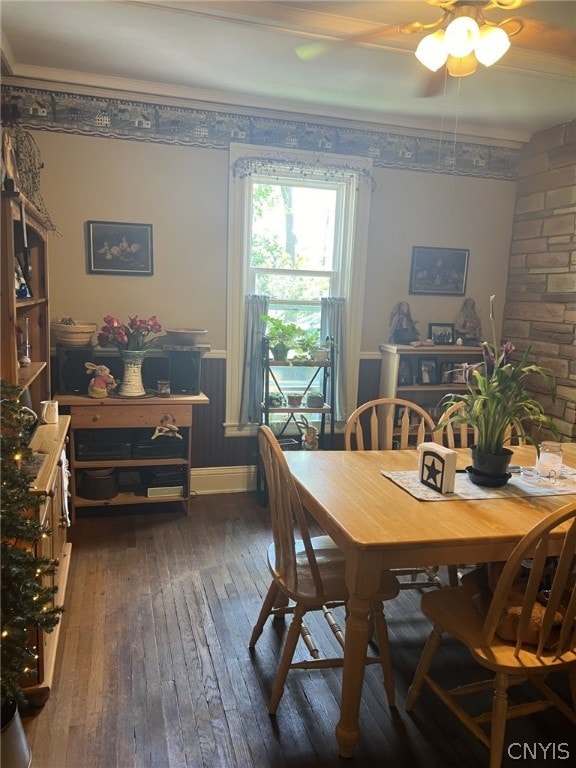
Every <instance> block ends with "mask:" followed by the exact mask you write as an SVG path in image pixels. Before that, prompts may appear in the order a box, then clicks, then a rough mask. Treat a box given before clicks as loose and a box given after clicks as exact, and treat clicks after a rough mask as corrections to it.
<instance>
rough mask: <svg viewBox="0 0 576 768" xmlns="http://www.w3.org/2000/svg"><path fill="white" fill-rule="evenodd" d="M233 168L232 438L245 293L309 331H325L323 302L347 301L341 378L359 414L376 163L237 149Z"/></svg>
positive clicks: (229, 405)
mask: <svg viewBox="0 0 576 768" xmlns="http://www.w3.org/2000/svg"><path fill="white" fill-rule="evenodd" d="M230 160H231V166H230V168H231V174H230V201H229V261H228V263H229V272H228V331H227V349H228V365H227V424H226V428H227V429H226V433H227V434H234V432H235V428H236V427H237V422H238V407H239V399H240V390H241V386H242V369H243V362H244V361H243V353H244V346H243V342H244V336H243V333H244V317H243V312H244V297H245V296H246V295H247V294H258V295H266V296H268V297H269V305H268V306H269V308H268V314H270V315H272V316H275V317H282V319H284V320H287V321H289V322H294V323H296V324H297V325H298V326H300V327H301V328H303V329H304V330H308V329H312V328H319V327H320V301H321V299H322V298H323V297H330V296H332V297H345V298H346V300H347V318H348V323H347V329H346V358H347V359H346V361H345V368H346V370H345V372H344V373H343V374H342V373H339V376H340V375H345V376H346V379H347V384H348V391H350V392H352V395H353V396H352V401H353V402H352V403H350V405H351V406H352V407H351V408H350V406H349V405H348V404H347V408H348V411H349V412H351V410H353V408H354V407H355V393H356V389H357V377H358V357H359V347H360V333H361V316H362V293H363V288H364V274H365V252H366V229H367V221H368V210H369V200H370V183H371V179H372V176H371V161H369V160H363V159H359V158H348V157H343V156H338V155H330V156H328V157H327V158H324V159H322V158H320V159H319V158H318V156H317V155H316V154H314V153H308V152H298V151H293V150H271V149H268V148H261V147H246V146H237V145H232V146H231V148H230ZM289 373H290V372H289ZM291 373H293V376H292V380H291V382H290V388H291V389H295V390H298V389H299V388H304V386H305V383H304V381H302V382H299V380H298V376H299V375H302V372H301V371H300V372H298V370H297V369H295V370H294V371H293V372H291ZM294 376H295V377H296V378H294ZM241 434H243V435H245V434H246V431H245V430H243V431H242V432H241Z"/></svg>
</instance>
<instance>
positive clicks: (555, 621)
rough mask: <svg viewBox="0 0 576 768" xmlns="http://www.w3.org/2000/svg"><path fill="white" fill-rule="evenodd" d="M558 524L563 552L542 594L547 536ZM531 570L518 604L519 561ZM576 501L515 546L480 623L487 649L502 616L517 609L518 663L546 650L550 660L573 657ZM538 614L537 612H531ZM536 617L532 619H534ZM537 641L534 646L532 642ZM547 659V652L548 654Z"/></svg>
mask: <svg viewBox="0 0 576 768" xmlns="http://www.w3.org/2000/svg"><path fill="white" fill-rule="evenodd" d="M560 525H565V527H566V528H567V532H566V537H565V539H564V543H563V545H562V551H561V554H560V556H559V557H558V558H554V559H553V560H552V563H553V572H552V574H551V575H550V576H549V577H548V578H550V585H549V586H550V588H549V589H546V590H545V591H543V589H542V582H543V578H544V575H545V574H544V571H545V568H547V567H549V566H550V560H549V559H548V558H550V554H551V548H550V544H551V534H552V532H553V531H555V530H556V529H557V528H558V527H559V526H560ZM527 559H529V561H530V569H529V576H528V579H527V582H526V584H525V588H524V591H523V593H522V597H521V601H520V602H518V597H519V594H520V593H519V592H518V589H517V586H516V582H517V579H518V574H519V572H520V571H521V568H522V563H523V561H526V560H527ZM575 562H576V502H570V503H569V504H566V505H564V506H563V507H562V508H561V509H559V510H557V511H556V512H554V513H553V514H551V515H549V516H548V517H547V518H545V519H544V520H542V521H541V522H540V523H539V524H537V525H536V526H534V528H532V530H530V531H529V532H528V533H527V534H526V535H525V536H524V538H523V539H522V540H521V541H520V542H519V544H518V545H517V546H516V548H515V549H514V551H513V552H512V554H511V555H510V557H509V558H508V560H507V561H506V564H505V566H504V568H503V570H502V573H501V574H500V577H499V579H498V582H497V584H496V587H495V589H494V594H493V596H492V601H491V603H490V608H489V609H488V613H487V615H486V620H485V623H484V636H485V640H486V644H487V645H488V646H489V645H490V644H491V643H492V642H493V640H494V636H495V634H496V633H497V632H498V633H499V634H501V632H502V630H501V629H500V630H499V627H502V619H503V616H506V615H509V614H510V606H511V605H514V604H516V606H517V607H516V608H515V610H514V618H515V621H514V625H516V626H515V627H511V626H510V625H508V628H507V632H513V634H514V635H515V637H514V640H513V641H512V642H514V656H516V657H517V656H519V655H520V652H521V651H522V658H523V662H524V660H526V664H527V665H528V664H529V662H528V657H529V656H530V655H532V656H533V657H534V658H535V659H541V657H542V656H543V654H544V653H545V651H546V649H551V650H552V652H553V653H552V655H553V656H554V657H555V658H558V657H560V656H562V654H564V653H566V652H567V651H569V650H570V651H572V653H573V654H574V653H575V652H576V574H575V573H574V564H575ZM535 611H537V613H535ZM536 617H537V620H535V619H536ZM535 641H536V642H535ZM547 652H548V654H550V650H548V651H547Z"/></svg>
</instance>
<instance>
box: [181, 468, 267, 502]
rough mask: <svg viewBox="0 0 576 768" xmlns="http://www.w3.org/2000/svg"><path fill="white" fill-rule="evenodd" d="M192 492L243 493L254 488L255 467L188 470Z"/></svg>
mask: <svg viewBox="0 0 576 768" xmlns="http://www.w3.org/2000/svg"><path fill="white" fill-rule="evenodd" d="M190 488H191V489H192V493H194V494H198V495H206V494H210V493H245V492H247V491H254V490H256V467H255V466H240V467H200V468H196V469H194V468H193V469H191V470H190Z"/></svg>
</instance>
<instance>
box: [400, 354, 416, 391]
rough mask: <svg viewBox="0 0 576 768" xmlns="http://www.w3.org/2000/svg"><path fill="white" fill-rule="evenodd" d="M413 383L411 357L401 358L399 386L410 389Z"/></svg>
mask: <svg viewBox="0 0 576 768" xmlns="http://www.w3.org/2000/svg"><path fill="white" fill-rule="evenodd" d="M413 383H414V381H413V377H412V362H411V360H410V358H409V357H401V358H400V363H399V365H398V385H399V386H400V387H409V386H410V385H412V384H413Z"/></svg>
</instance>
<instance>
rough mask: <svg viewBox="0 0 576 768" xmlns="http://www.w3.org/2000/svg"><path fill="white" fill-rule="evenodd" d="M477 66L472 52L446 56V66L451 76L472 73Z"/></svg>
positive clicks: (462, 75)
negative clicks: (465, 54) (463, 54)
mask: <svg viewBox="0 0 576 768" xmlns="http://www.w3.org/2000/svg"><path fill="white" fill-rule="evenodd" d="M477 67H478V60H477V58H476V56H474V54H473V53H469V54H468V56H448V61H447V63H446V68H447V70H448V74H449V75H451V76H452V77H468V75H473V74H474V72H476V69H477Z"/></svg>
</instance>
